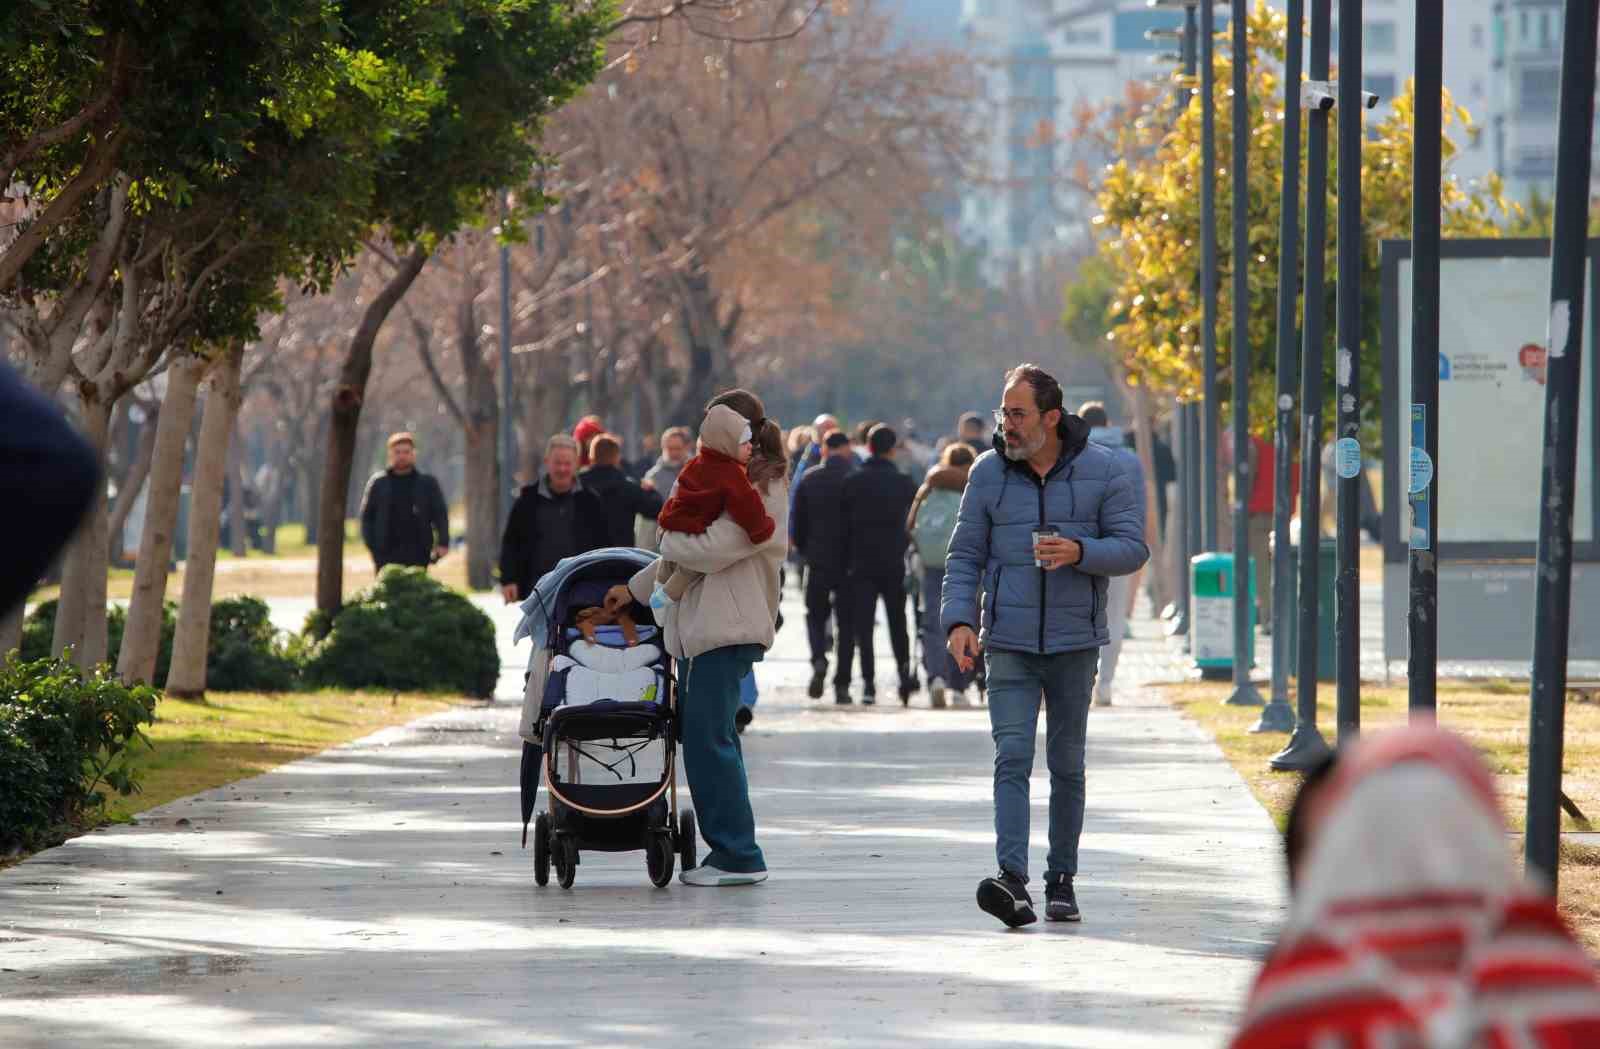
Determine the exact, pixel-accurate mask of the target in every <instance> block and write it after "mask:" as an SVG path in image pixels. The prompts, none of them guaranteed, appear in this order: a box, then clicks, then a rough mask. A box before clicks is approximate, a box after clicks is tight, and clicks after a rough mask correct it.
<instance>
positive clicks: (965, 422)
mask: <svg viewBox="0 0 1600 1049" xmlns="http://www.w3.org/2000/svg"><path fill="white" fill-rule="evenodd" d="M969 426H976V427H977V428H978V429H980V430H981V429H983V416H981V415H979V414H978V413H977V412H967V413H966V414H964V415H962V416H961V418H959V419H957V420H956V431H957V432H958V433H959V432H960V431H962V430H965V429H966V428H967V427H969Z"/></svg>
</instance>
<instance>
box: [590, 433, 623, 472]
mask: <svg viewBox="0 0 1600 1049" xmlns="http://www.w3.org/2000/svg"><path fill="white" fill-rule="evenodd" d="M589 459H590V461H591V462H593V463H595V464H597V465H599V466H615V465H617V463H619V462H621V461H622V438H620V437H618V436H617V435H616V434H614V433H602V434H598V435H596V436H595V438H594V440H592V441H590V442H589Z"/></svg>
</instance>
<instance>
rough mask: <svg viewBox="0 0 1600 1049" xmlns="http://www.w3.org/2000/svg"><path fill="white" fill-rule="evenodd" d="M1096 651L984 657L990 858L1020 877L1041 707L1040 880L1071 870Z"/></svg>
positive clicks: (1024, 874) (1074, 864) (1024, 865)
mask: <svg viewBox="0 0 1600 1049" xmlns="http://www.w3.org/2000/svg"><path fill="white" fill-rule="evenodd" d="M1099 658H1100V652H1099V650H1098V649H1093V648H1091V649H1086V650H1084V651H1082V652H1065V653H1062V654H1060V655H1054V656H1036V655H1031V654H1029V653H1026V652H1006V651H1000V650H996V651H990V652H989V723H990V725H991V729H992V732H993V735H994V834H995V854H996V856H997V858H998V859H999V861H1000V868H1001V869H1002V870H1008V871H1011V872H1012V873H1013V874H1016V875H1018V876H1019V877H1021V878H1022V879H1023V880H1024V881H1026V880H1027V878H1028V830H1029V816H1030V812H1031V810H1030V809H1029V807H1028V777H1029V776H1031V775H1032V774H1033V743H1034V735H1035V733H1036V732H1037V731H1038V727H1039V703H1040V700H1041V699H1042V700H1043V701H1044V707H1045V761H1046V763H1047V764H1048V765H1049V768H1050V854H1049V859H1048V864H1047V867H1046V871H1045V874H1046V878H1047V879H1048V878H1049V877H1050V876H1051V875H1056V874H1064V875H1066V876H1067V877H1069V878H1070V877H1073V876H1074V875H1076V874H1077V873H1078V838H1079V837H1081V836H1082V834H1083V803H1084V785H1085V784H1084V762H1083V753H1084V745H1085V743H1086V740H1087V736H1088V729H1089V699H1090V695H1091V693H1092V692H1093V691H1094V676H1095V666H1096V664H1097V663H1098V661H1099Z"/></svg>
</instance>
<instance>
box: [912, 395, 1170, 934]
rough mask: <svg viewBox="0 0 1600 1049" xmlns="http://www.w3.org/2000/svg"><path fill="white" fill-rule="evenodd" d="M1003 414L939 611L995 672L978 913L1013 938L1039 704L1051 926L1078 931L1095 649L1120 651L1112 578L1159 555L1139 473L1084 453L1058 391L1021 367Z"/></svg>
mask: <svg viewBox="0 0 1600 1049" xmlns="http://www.w3.org/2000/svg"><path fill="white" fill-rule="evenodd" d="M1002 403H1003V404H1004V407H1003V408H1000V409H999V410H997V411H996V412H995V422H996V424H997V425H998V426H1000V427H1001V431H1002V432H1001V433H997V434H996V437H995V450H994V451H990V452H985V453H984V454H983V455H981V456H979V457H978V461H977V462H976V463H975V464H973V467H972V472H971V473H970V474H969V475H968V477H967V490H966V492H965V493H964V494H963V495H962V497H961V512H960V515H959V517H958V519H957V521H956V530H955V533H954V535H952V536H951V537H950V550H949V554H948V556H947V557H946V558H945V568H944V603H943V607H942V608H941V610H940V612H941V615H942V616H943V621H944V627H945V630H946V631H948V642H947V647H948V648H949V651H950V654H951V655H952V656H954V657H955V659H956V662H957V663H958V664H959V665H960V666H961V668H962V669H963V670H965V669H967V668H968V667H970V666H971V665H972V664H973V662H974V660H975V658H976V657H977V655H978V650H979V646H980V645H981V646H982V649H983V651H984V653H985V654H986V657H987V659H988V676H989V724H990V729H991V734H992V735H993V737H994V747H995V757H994V827H995V852H996V855H997V858H998V859H999V862H1000V873H999V874H998V875H997V876H995V877H993V878H985V879H984V880H983V881H982V882H980V883H979V885H978V906H979V907H981V908H982V909H983V910H985V911H987V912H988V913H989V914H992V915H994V916H995V917H996V918H999V919H1000V920H1001V921H1003V922H1005V923H1006V924H1007V925H1009V926H1013V927H1015V926H1018V925H1026V924H1028V923H1029V922H1032V921H1035V920H1036V915H1035V914H1034V910H1033V898H1032V897H1031V896H1029V895H1028V887H1027V884H1028V827H1029V815H1030V812H1031V809H1030V807H1029V802H1028V780H1029V776H1030V775H1031V773H1032V770H1033V750H1034V735H1035V732H1036V730H1037V727H1038V724H1039V707H1040V706H1041V705H1042V706H1044V708H1045V716H1046V718H1047V719H1048V731H1047V732H1046V736H1045V739H1046V743H1045V758H1046V760H1047V762H1048V764H1049V766H1050V855H1049V864H1048V866H1047V867H1046V870H1045V904H1046V907H1045V917H1046V918H1048V919H1050V920H1051V921H1077V920H1078V918H1079V915H1078V901H1077V897H1076V895H1075V894H1074V892H1073V885H1072V882H1073V878H1074V877H1075V876H1076V875H1077V872H1078V839H1079V838H1080V837H1081V836H1082V834H1083V809H1084V791H1085V777H1084V749H1085V745H1086V743H1087V736H1088V723H1089V699H1090V693H1091V691H1092V690H1093V688H1094V678H1095V667H1096V664H1097V662H1098V661H1099V654H1100V647H1101V646H1102V645H1104V644H1106V642H1107V641H1109V640H1110V633H1109V631H1108V629H1107V623H1106V590H1107V580H1108V579H1109V578H1110V577H1112V576H1123V575H1131V574H1132V573H1134V572H1137V571H1138V570H1139V569H1140V568H1141V567H1143V565H1144V563H1145V561H1146V560H1148V559H1149V557H1150V548H1149V547H1148V546H1146V545H1145V541H1144V519H1145V506H1144V491H1143V488H1144V486H1143V482H1142V480H1141V478H1140V477H1139V471H1138V469H1137V468H1136V467H1135V466H1134V465H1133V464H1132V462H1130V460H1129V458H1128V457H1127V456H1125V455H1124V454H1122V453H1120V452H1118V451H1117V450H1114V449H1112V448H1108V447H1106V446H1104V445H1099V444H1095V443H1094V442H1093V441H1090V440H1089V426H1088V424H1087V423H1085V422H1084V421H1083V420H1082V419H1081V418H1079V417H1078V416H1076V415H1068V414H1067V412H1066V410H1065V409H1064V408H1063V407H1062V404H1061V384H1060V383H1058V382H1056V380H1055V379H1054V378H1053V377H1051V375H1050V374H1049V373H1048V372H1046V371H1044V370H1043V369H1042V368H1038V367H1036V366H1034V365H1031V364H1025V365H1021V366H1019V367H1017V368H1013V369H1012V370H1011V371H1010V372H1009V373H1007V375H1006V384H1005V396H1004V399H1003V401H1002ZM1002 434H1003V436H1002ZM980 632H981V633H980Z"/></svg>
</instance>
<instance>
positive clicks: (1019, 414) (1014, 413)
mask: <svg viewBox="0 0 1600 1049" xmlns="http://www.w3.org/2000/svg"><path fill="white" fill-rule="evenodd" d="M992 414H993V415H994V424H995V425H996V426H1004V425H1005V424H1006V423H1011V424H1012V425H1013V426H1020V425H1022V423H1023V421H1024V420H1026V419H1027V418H1028V416H1030V415H1034V414H1037V413H1036V412H1035V411H1034V410H1033V409H1032V408H996V409H995V410H994V412H993V413H992Z"/></svg>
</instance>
